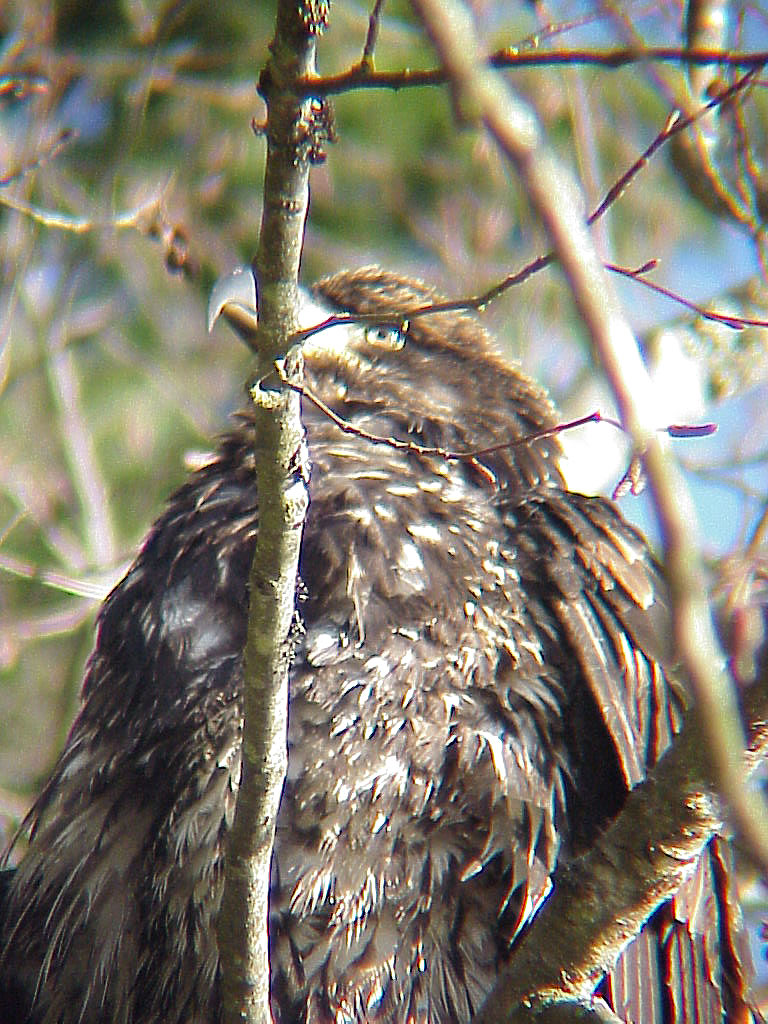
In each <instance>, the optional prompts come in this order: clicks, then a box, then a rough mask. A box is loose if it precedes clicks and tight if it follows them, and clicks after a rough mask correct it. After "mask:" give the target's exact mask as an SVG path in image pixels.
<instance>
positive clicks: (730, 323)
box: [604, 260, 768, 331]
mask: <svg viewBox="0 0 768 1024" xmlns="http://www.w3.org/2000/svg"><path fill="white" fill-rule="evenodd" d="M656 262H657V261H656V260H649V261H648V262H647V263H644V264H643V265H642V266H641V267H637V268H636V269H634V270H633V269H631V268H629V267H621V266H619V265H618V264H616V263H606V264H604V266H605V267H606V269H608V270H610V271H611V273H613V274H619V275H620V276H621V277H628V278H629V279H630V281H637V282H638V283H639V284H642V285H644V286H645V287H646V288H650V289H651V291H654V292H657V293H658V294H659V295H663V296H664V297H665V298H667V299H671V300H672V302H677V303H678V304H679V305H681V306H684V307H685V308H686V309H689V310H690V311H691V312H692V313H695V314H696V316H700V317H701V318H702V319H703V320H713V321H714V322H715V323H718V324H722V325H723V326H724V327H730V328H732V329H733V330H735V331H740V330H743V328H745V327H768V320H762V319H759V318H757V317H748V316H732V315H730V314H729V313H718V312H717V311H716V310H714V309H706V308H705V307H704V306H700V305H699V304H698V303H696V302H691V300H690V299H686V298H685V297H684V296H683V295H680V293H679V292H675V291H672V289H671V288H666V287H665V286H664V285H662V284H657V283H656V282H655V281H649V280H648V278H647V277H646V276H645V275H646V274H647V273H648V271H649V270H653V268H654V267H655V266H656Z"/></svg>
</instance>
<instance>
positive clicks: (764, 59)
mask: <svg viewBox="0 0 768 1024" xmlns="http://www.w3.org/2000/svg"><path fill="white" fill-rule="evenodd" d="M649 61H655V62H661V63H676V64H687V65H706V64H720V65H722V66H724V67H737V68H752V69H760V68H762V67H764V66H765V65H766V64H768V51H764V50H760V51H755V52H750V53H726V52H724V51H723V50H686V49H681V48H679V47H674V46H658V47H649V48H647V49H643V50H642V51H638V50H637V49H635V48H634V47H619V48H617V49H612V50H602V51H601V50H537V49H531V50H520V49H518V48H517V47H506V48H504V49H502V50H497V51H496V52H495V53H493V54H491V55H490V56H489V57H488V59H487V65H488V67H490V68H493V69H495V70H508V71H512V70H515V71H516V70H521V69H523V68H532V67H558V66H563V65H565V66H573V65H576V64H579V65H586V66H591V67H600V68H606V69H608V70H616V69H617V68H621V67H626V66H627V65H629V64H637V63H647V62H649ZM447 81H448V77H447V75H446V72H445V71H444V70H443V69H442V68H427V69H424V70H417V71H411V70H409V69H406V70H403V71H370V70H367V69H366V68H365V67H361V66H360V65H357V66H356V67H353V68H350V69H349V70H348V71H342V72H340V73H339V74H337V75H326V76H324V77H318V78H313V79H307V80H305V81H304V82H299V83H298V85H297V92H298V94H299V95H300V96H332V95H338V94H339V93H343V92H348V91H351V90H353V89H394V90H398V89H409V88H423V87H425V86H439V85H445V84H446V82H447Z"/></svg>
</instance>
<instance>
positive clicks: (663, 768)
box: [473, 679, 768, 1024]
mask: <svg viewBox="0 0 768 1024" xmlns="http://www.w3.org/2000/svg"><path fill="white" fill-rule="evenodd" d="M766 713H768V679H763V680H762V682H761V684H760V685H758V686H755V687H754V689H753V691H752V692H751V693H750V696H749V700H748V714H749V719H750V722H751V723H753V724H754V728H753V730H752V739H751V743H750V749H749V751H748V752H747V753H746V754H745V755H744V757H743V758H742V759H740V769H741V771H742V772H743V773H744V775H745V777H748V776H749V775H750V774H751V773H752V772H754V771H755V770H756V768H757V767H758V766H759V765H760V764H761V762H762V760H763V759H764V758H765V756H766V742H767V737H766V728H765V718H766ZM705 751H706V743H705V740H704V737H703V736H702V734H701V732H700V729H699V726H698V722H697V720H696V718H695V716H693V715H690V716H689V717H688V719H687V721H686V724H685V727H684V729H683V731H682V732H681V733H680V734H679V736H678V737H677V740H676V741H675V745H674V747H673V748H672V749H671V750H670V751H669V752H668V753H667V754H666V755H665V756H664V757H663V758H662V760H661V761H660V762H659V764H658V765H657V766H656V768H655V769H654V770H653V771H652V772H651V773H650V775H649V777H648V779H647V780H646V781H645V782H644V783H642V784H641V785H639V786H637V787H636V788H635V789H634V790H633V791H632V793H631V794H630V795H629V797H628V798H627V802H626V804H625V806H624V808H623V810H622V812H621V814H620V815H619V816H618V818H617V819H616V820H615V821H614V822H613V824H612V825H611V826H610V828H609V829H608V830H607V831H606V832H605V834H604V835H603V836H602V837H601V839H600V841H599V843H598V844H597V845H596V846H595V847H593V848H592V849H591V850H590V851H589V852H588V853H587V854H585V855H584V856H583V857H580V858H579V859H578V860H576V861H574V862H573V863H572V864H571V865H569V866H568V867H566V868H565V869H563V870H561V871H559V872H558V873H557V875H556V876H555V888H554V892H553V893H552V895H551V896H550V898H549V899H548V901H547V902H546V903H545V904H544V906H543V908H542V909H541V911H540V912H539V914H538V915H537V917H536V919H535V920H534V923H533V925H532V927H531V929H530V931H529V932H528V933H527V935H526V936H525V937H524V938H523V940H522V941H521V943H520V945H519V947H518V948H517V949H516V950H515V956H514V958H513V960H512V963H511V966H510V968H509V969H508V970H507V971H506V972H505V973H504V974H503V975H502V977H501V978H500V980H499V982H498V984H497V986H496V988H495V989H494V991H493V992H492V993H491V995H490V996H489V997H488V999H487V1001H486V1003H485V1004H484V1006H483V1008H482V1010H481V1012H480V1013H479V1014H478V1015H477V1017H476V1018H475V1020H474V1022H473V1024H490V1022H491V1021H498V1020H505V1021H508V1022H510V1024H525V1022H528V1024H530V1021H532V1020H537V1021H538V1020H544V1019H546V1018H545V1017H543V1016H542V1015H541V1013H540V1011H543V1009H544V1008H545V1007H546V1004H547V1003H551V1002H556V1003H557V1002H560V1001H563V1000H567V1001H573V1000H582V1001H588V1000H589V999H590V997H591V996H592V993H593V992H594V989H595V986H596V985H597V983H598V982H599V980H600V978H601V977H602V976H603V975H604V974H605V973H606V972H607V971H609V970H611V968H612V967H613V966H614V964H615V962H616V959H617V957H618V954H619V952H620V951H621V949H622V948H623V946H624V945H625V944H626V941H627V939H628V938H631V937H632V936H634V935H636V934H637V932H639V931H640V928H641V927H642V926H643V924H645V922H646V921H647V920H648V918H649V917H650V915H651V914H652V913H653V911H654V910H655V909H656V908H657V907H659V906H661V905H662V904H663V903H664V902H666V900H668V899H669V898H670V897H672V896H673V895H674V894H675V893H676V892H677V891H678V889H679V888H680V886H681V884H682V883H683V882H684V881H685V879H686V877H687V876H688V875H689V874H690V872H691V870H692V868H693V866H694V865H695V862H696V859H697V858H698V856H699V854H700V853H701V851H702V849H703V848H704V846H705V845H706V844H707V843H708V842H709V840H710V839H711V838H712V837H713V835H715V834H716V833H717V832H718V830H719V829H720V828H721V826H722V815H721V812H720V810H719V808H718V806H717V801H716V800H715V799H714V798H713V797H712V796H711V795H709V794H708V792H707V786H708V781H707V780H708V778H709V772H708V766H707V763H706V762H707V756H706V752H705ZM618 864H620V865H621V870H619V871H617V870H616V865H618Z"/></svg>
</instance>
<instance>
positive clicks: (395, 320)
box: [293, 71, 768, 342]
mask: <svg viewBox="0 0 768 1024" xmlns="http://www.w3.org/2000/svg"><path fill="white" fill-rule="evenodd" d="M754 75H755V71H748V72H746V74H744V75H742V76H741V77H740V78H739V79H738V80H737V81H736V82H734V83H733V84H732V85H731V86H729V87H728V89H724V90H723V91H722V92H721V93H719V94H718V95H717V96H715V97H713V99H711V100H710V101H709V102H708V103H706V104H705V105H704V106H702V107H700V108H699V109H698V110H696V111H694V112H693V113H692V114H689V115H687V116H685V117H680V116H679V114H677V115H675V114H671V115H670V116H669V117H668V118H667V121H666V123H665V124H664V127H663V128H662V130H661V131H660V132H659V133H658V134H657V135H656V137H655V138H654V139H653V140H652V142H651V143H650V144H649V145H648V146H647V147H646V148H645V149H644V150H643V152H642V153H641V154H640V155H639V156H638V157H637V159H636V160H635V161H634V162H633V164H632V165H631V166H630V167H629V168H628V169H627V170H626V171H625V172H624V173H623V174H622V175H621V177H620V178H619V179H618V181H616V182H615V183H614V184H613V185H612V186H611V187H610V188H609V190H608V191H607V192H606V194H605V196H604V197H603V199H602V200H601V201H600V203H598V205H597V206H596V207H595V209H594V210H593V211H592V213H590V214H589V216H588V217H587V224H588V225H590V226H591V225H592V224H594V223H595V221H597V220H598V219H599V218H601V217H603V216H604V215H605V213H606V212H607V211H608V209H609V208H610V207H611V206H612V205H613V203H615V202H616V201H617V200H618V199H619V198H620V197H621V196H622V195H623V194H624V192H625V191H626V190H627V188H628V186H629V185H630V183H631V182H632V180H633V179H634V178H635V177H636V176H637V175H638V174H639V173H640V171H641V170H642V169H643V168H644V167H645V166H646V165H647V163H648V161H649V160H650V159H651V157H652V156H654V154H655V153H656V152H657V151H658V150H659V149H660V147H661V146H662V145H664V143H666V142H668V141H669V140H670V139H672V138H674V137H675V136H676V135H679V134H680V133H681V132H683V131H685V130H686V129H687V128H690V127H691V125H693V124H694V123H695V122H696V121H698V120H699V119H700V118H702V117H705V116H706V115H707V114H708V113H709V112H710V111H712V110H714V109H715V108H716V107H719V106H722V105H723V104H726V103H728V102H729V101H730V100H732V99H733V98H734V96H736V95H737V94H738V93H740V92H741V91H743V90H744V89H746V88H747V87H748V86H749V84H750V83H751V82H752V80H753V78H754ZM556 261H557V257H556V255H555V253H554V252H553V251H550V252H548V253H544V254H542V255H540V256H537V257H536V258H535V259H533V260H531V261H530V262H529V263H527V264H526V265H525V266H524V267H522V268H521V269H520V270H516V271H514V272H513V273H511V274H508V275H507V277H505V278H504V279H503V280H502V281H500V282H498V283H497V284H495V285H494V286H493V287H492V288H489V289H488V290H487V291H485V292H482V293H481V294H480V295H475V296H469V297H467V298H462V299H454V300H451V301H447V302H435V303H431V304H427V305H421V306H416V307H414V308H413V309H406V310H401V311H396V312H393V313H384V314H383V315H382V314H378V315H377V314H370V315H368V316H361V315H359V314H356V315H355V316H354V317H353V316H351V315H349V314H344V313H341V314H336V315H334V316H331V317H328V318H327V319H326V320H323V321H322V322H321V323H318V324H315V325H313V326H312V327H310V328H307V329H306V330H303V331H300V332H297V334H296V335H294V339H293V340H294V341H296V342H300V341H305V340H306V339H307V338H309V337H311V336H312V335H313V334H317V333H319V332H320V331H323V330H326V329H327V328H329V327H336V326H339V325H342V324H346V323H349V322H350V321H354V322H356V323H376V324H381V325H382V326H392V327H396V328H400V329H405V328H404V325H406V324H407V322H408V321H409V320H415V319H417V318H418V317H422V316H428V315H432V314H433V313H456V312H462V311H466V310H474V311H475V312H482V311H483V310H484V309H486V308H487V307H488V306H489V305H490V304H491V303H492V302H495V301H496V299H498V298H499V297H500V296H501V295H503V294H504V292H506V291H508V290H509V289H510V288H512V287H514V286H515V285H520V284H522V283H523V282H524V281H527V280H528V279H529V278H530V277H532V276H533V275H534V274H537V273H539V271H541V270H544V269H545V268H546V267H548V266H551V265H552V264H553V263H555V262H556ZM654 265H655V261H648V262H647V263H645V264H643V265H642V267H639V268H638V269H636V270H627V268H625V267H619V266H617V265H615V264H606V267H607V269H609V270H611V271H612V272H613V273H616V274H621V275H623V276H625V277H630V278H632V279H633V280H635V281H638V282H639V283H640V284H643V285H645V286H646V287H647V288H650V289H651V290H652V291H656V292H658V293H659V294H662V295H664V296H665V297H666V298H669V299H671V300H672V301H675V302H678V303H679V304H680V305H682V306H684V307H685V308H687V309H690V310H692V311H693V312H695V313H696V314H697V315H699V316H702V317H704V318H706V319H710V320H715V321H717V322H718V323H723V324H725V325H726V326H728V327H733V328H734V329H740V328H741V327H744V326H749V327H752V326H754V327H764V326H768V323H765V322H763V321H760V320H749V319H747V318H744V319H742V318H740V317H730V316H727V315H726V314H721V313H716V312H714V311H711V310H706V309H704V308H703V307H701V306H698V305H696V304H695V303H691V302H689V301H688V300H687V299H684V298H683V297H682V296H681V295H678V294H677V293H675V292H673V291H671V290H670V289H668V288H664V287H663V286H662V285H658V284H656V283H654V282H653V281H649V280H647V279H646V278H645V277H644V276H643V275H644V274H645V273H647V271H648V270H650V269H652V267H653V266H654Z"/></svg>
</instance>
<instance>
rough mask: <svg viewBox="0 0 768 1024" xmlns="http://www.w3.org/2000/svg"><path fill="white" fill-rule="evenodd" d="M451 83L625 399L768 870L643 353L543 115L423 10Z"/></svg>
mask: <svg viewBox="0 0 768 1024" xmlns="http://www.w3.org/2000/svg"><path fill="white" fill-rule="evenodd" d="M413 4H414V7H415V8H416V9H417V11H418V12H419V13H420V15H421V17H422V20H423V21H424V23H425V25H426V26H427V29H428V31H429V34H430V36H431V38H432V41H433V43H434V45H435V48H436V49H437V51H438V53H439V55H440V58H441V60H442V63H443V65H444V67H445V69H446V71H447V73H448V75H449V77H450V82H451V86H452V89H453V94H454V104H455V107H456V110H457V114H458V116H459V117H460V118H463V119H464V120H467V119H468V118H473V119H475V120H480V121H482V123H483V124H484V125H485V127H486V129H487V130H488V132H489V133H490V134H491V135H492V136H493V138H494V139H495V140H496V142H497V144H498V145H499V147H500V148H501V150H502V151H503V152H504V153H505V154H506V156H507V157H508V159H509V160H510V161H511V162H512V164H513V165H514V167H515V168H516V170H517V172H518V174H519V176H520V178H521V181H522V184H523V187H524V188H525V191H526V194H527V195H528V197H529V198H530V200H531V203H532V204H533V206H534V207H535V209H536V211H537V212H538V214H539V217H540V218H541V220H542V222H543V224H544V227H545V228H546V230H547V232H548V234H549V237H550V239H551V241H552V244H553V247H554V249H555V251H556V253H557V256H558V259H559V261H560V264H561V266H562V268H563V270H564V271H565V274H566V277H567V278H568V282H569V284H570V287H571V292H572V294H573V297H574V300H575V302H576V306H577V308H578V310H579V313H580V314H581V317H582V319H583V321H584V324H585V326H586V327H587V329H588V330H589V333H590V335H591V337H592V340H593V343H594V345H595V348H596V350H597V353H598V356H599V358H600V362H601V365H602V367H603V369H604V371H605V374H606V376H607V378H608V380H609V383H610V385H611V388H612V390H613V392H614V395H615V397H616V402H617V405H618V408H619V412H620V415H621V419H622V422H623V423H624V425H625V427H626V428H627V430H628V431H629V433H630V435H631V436H632V438H633V440H634V444H635V449H636V451H637V452H639V453H642V455H643V458H644V462H645V467H646V471H647V474H648V480H649V483H650V486H651V492H652V494H653V498H654V503H655V507H656V511H657V515H658V518H659V521H660V524H661V528H662V536H663V538H664V545H665V555H666V565H667V570H668V575H669V580H670V586H671V592H672V625H673V632H674V636H675V641H676V650H677V655H678V657H679V659H680V661H681V663H682V669H683V673H684V675H685V676H686V678H687V679H688V680H689V682H690V683H691V686H692V689H693V692H694V695H695V699H696V706H697V710H698V712H699V714H700V715H701V719H702V723H703V729H704V734H705V736H706V748H707V750H708V751H709V757H710V764H711V765H712V766H713V768H714V770H715V776H716V779H717V788H718V790H719V791H720V792H721V793H722V794H723V796H724V797H725V799H726V800H727V802H728V805H729V809H730V812H731V817H732V819H733V821H734V823H735V824H736V825H737V827H738V829H739V831H740V833H741V834H742V836H743V838H744V839H745V840H746V841H747V842H748V844H749V846H750V848H751V849H752V851H753V853H754V854H755V856H756V857H757V858H758V860H759V861H760V863H762V864H763V865H764V866H768V811H767V810H766V807H765V804H764V801H763V800H762V799H761V798H760V796H759V795H758V794H756V793H754V792H751V791H750V790H749V789H748V788H747V787H746V785H745V784H744V779H743V774H742V768H741V755H742V751H743V749H744V742H745V741H744V736H743V730H742V728H741V723H740V718H739V710H738V703H737V699H736V694H735V692H734V688H733V685H732V684H731V681H730V680H729V679H728V678H727V676H726V673H725V671H724V669H723V668H722V665H723V663H724V658H723V655H722V652H721V651H720V649H719V646H718V643H717V639H716V637H715V634H714V629H713V626H712V620H711V616H710V613H709V606H708V602H707V593H706V585H705V579H704V573H703V568H702V566H701V560H700V557H699V554H698V551H697V549H696V545H695V543H694V541H693V540H692V537H693V536H694V535H695V522H696V517H695V513H694V510H693V507H692V503H691V501H690V497H689V496H688V494H687V491H686V488H685V485H684V482H683V480H682V478H681V476H680V473H679V471H678V470H677V469H676V468H675V467H674V466H673V464H672V462H671V460H669V459H667V458H666V457H665V454H664V451H663V450H662V447H661V445H660V443H659V441H658V438H657V437H656V433H655V426H656V424H657V423H658V421H659V419H660V417H659V416H658V414H657V412H656V408H655V405H656V402H655V396H654V393H653V389H652V385H651V382H650V379H649V377H648V373H647V371H646V369H645V365H644V364H643V361H642V359H641V357H640V352H639V349H638V347H637V343H636V341H635V338H634V336H633V334H632V331H631V330H630V328H629V325H628V324H627V322H626V320H625V318H624V316H623V313H622V311H621V308H620V305H619V302H618V299H617V296H616V293H615V291H614V289H613V287H612V285H611V282H610V280H609V277H608V275H607V274H606V272H605V270H604V269H603V267H602V266H601V265H600V262H599V260H598V257H597V254H596V252H595V249H594V246H593V245H592V241H591V239H590V236H589V232H588V230H587V227H586V224H585V218H584V215H583V212H582V209H583V201H582V199H581V196H580V194H579V192H578V189H577V188H576V186H575V184H574V183H573V182H572V181H571V179H570V177H569V176H568V175H567V174H566V173H565V172H564V171H563V170H562V169H561V167H560V166H559V164H558V163H557V162H556V161H555V159H554V158H553V157H552V156H551V155H550V154H549V152H548V151H547V148H546V147H545V145H544V143H543V140H542V139H541V137H540V131H539V127H538V124H537V122H536V119H535V117H534V114H533V112H532V111H531V110H530V109H529V108H528V107H527V106H526V105H525V104H524V103H523V102H522V101H520V100H519V99H518V98H517V97H516V96H515V95H514V94H513V93H512V91H511V90H510V89H509V88H508V86H506V84H505V83H504V82H502V81H500V80H498V78H497V77H495V76H494V75H493V73H492V72H491V71H490V70H489V69H488V67H487V65H486V63H485V62H484V59H483V56H482V53H481V51H480V47H479V43H478V40H477V36H476V33H475V30H474V25H473V23H472V20H471V17H470V16H469V13H468V12H467V10H466V9H465V8H464V7H463V6H462V5H461V4H459V3H458V2H456V0H413Z"/></svg>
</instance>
